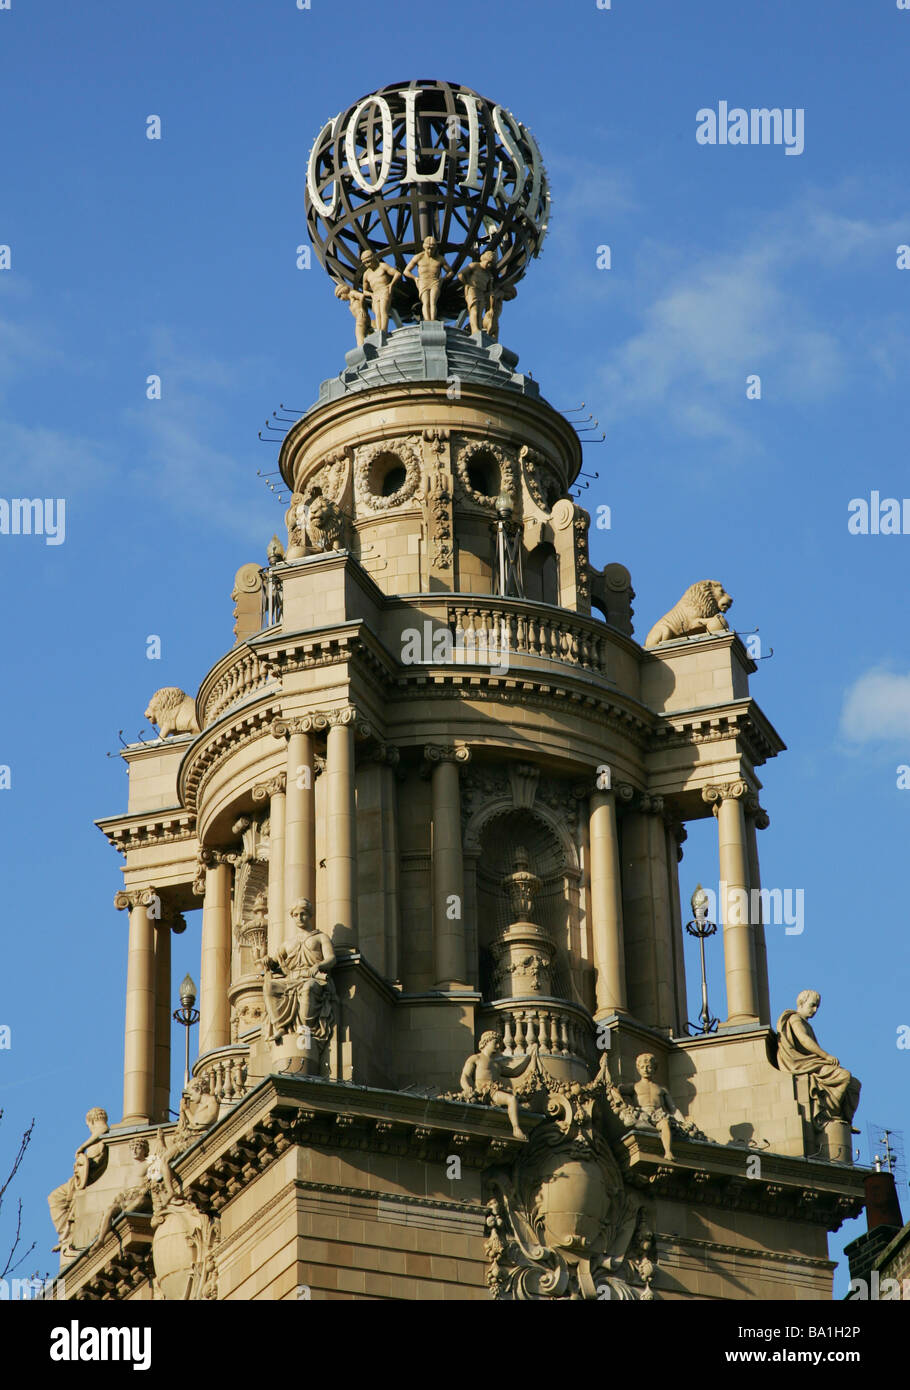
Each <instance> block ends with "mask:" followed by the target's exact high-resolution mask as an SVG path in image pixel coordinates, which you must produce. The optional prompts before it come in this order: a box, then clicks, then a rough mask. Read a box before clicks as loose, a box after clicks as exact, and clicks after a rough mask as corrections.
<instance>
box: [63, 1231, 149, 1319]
mask: <svg viewBox="0 0 910 1390" xmlns="http://www.w3.org/2000/svg"><path fill="white" fill-rule="evenodd" d="M152 1235H153V1232H152V1217H151V1213H150V1212H149V1213H146V1212H138V1211H128V1212H123V1213H122V1214H121V1215H120V1216H118V1217H117V1219H116V1220H115V1221H114V1223H113V1226H112V1229H111V1231H110V1232H109V1234H108V1236H107V1238H106V1240H105V1242H104V1244H103V1245H102V1246H100V1247H90V1248H89V1249H88V1250H85V1251H83V1252H82V1254H80V1255H79V1256H78V1257H77V1258H76V1260H74V1262H73V1263H72V1264H71V1265H69V1266H68V1267H67V1269H66V1271H65V1279H66V1285H67V1288H68V1290H70V1292H68V1294H67V1300H66V1301H67V1302H70V1301H72V1302H76V1303H79V1302H96V1301H100V1300H105V1301H108V1300H116V1301H123V1300H124V1299H127V1298H129V1296H130V1294H131V1293H133V1291H134V1290H135V1289H137V1288H138V1287H139V1286H140V1285H141V1284H145V1283H147V1282H150V1281H151V1277H152V1272H153V1270H152V1259H151V1253H152ZM77 1280H78V1281H79V1283H78V1288H77V1287H74V1286H75V1284H76V1281H77Z"/></svg>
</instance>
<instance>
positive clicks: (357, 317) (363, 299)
mask: <svg viewBox="0 0 910 1390" xmlns="http://www.w3.org/2000/svg"><path fill="white" fill-rule="evenodd" d="M335 298H336V299H343V300H344V301H345V303H346V304H347V306H348V308H349V309H350V311H351V313H352V314H353V315H354V337H355V338H356V340H357V346H358V347H363V340H364V338H365V337H366V336H367V334H368V333H372V331H373V323H372V320H371V318H370V313H369V310H368V309H367V300H368V298H369V295H367V294H364V292H363V290H354V289H351V288H349V286H347V285H336V287H335Z"/></svg>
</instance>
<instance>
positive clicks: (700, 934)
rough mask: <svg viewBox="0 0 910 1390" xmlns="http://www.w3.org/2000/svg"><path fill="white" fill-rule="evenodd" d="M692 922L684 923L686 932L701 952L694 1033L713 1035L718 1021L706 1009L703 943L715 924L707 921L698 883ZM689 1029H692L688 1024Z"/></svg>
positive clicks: (711, 932) (693, 901)
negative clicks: (698, 1004)
mask: <svg viewBox="0 0 910 1390" xmlns="http://www.w3.org/2000/svg"><path fill="white" fill-rule="evenodd" d="M690 901H691V904H692V916H693V921H691V922H687V923H686V931H687V932H688V933H689V935H690V936H695V937H697V938H698V945H699V950H700V952H701V1011H700V1013H699V1015H698V1021H699V1023H700V1025H701V1027H700V1028H698V1029H697V1030H696V1031H697V1032H699V1033H713V1032H714V1030H715V1028H716V1027H717V1024H718V1019H716V1018H714V1016H713V1015H712V1013H711V1010H710V1009H709V1008H708V976H707V971H706V968H705V941H706V940H707V938H708V937H709V936H713V935H714V933H715V932H716V931H717V923H716V922H709V921H708V903H709V899H708V895H707V893H706V892H705V890H704V888H702V886H701V884H700V883H697V884H696V885H695V892H694V893H693V894H692V897H691V900H690ZM689 1027H690V1028H692V1027H694V1025H693V1024H691V1023H690V1025H689Z"/></svg>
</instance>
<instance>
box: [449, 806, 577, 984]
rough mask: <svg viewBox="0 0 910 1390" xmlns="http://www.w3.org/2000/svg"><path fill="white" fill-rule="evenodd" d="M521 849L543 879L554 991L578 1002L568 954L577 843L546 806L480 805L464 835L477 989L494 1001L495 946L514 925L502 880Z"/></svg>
mask: <svg viewBox="0 0 910 1390" xmlns="http://www.w3.org/2000/svg"><path fill="white" fill-rule="evenodd" d="M519 846H521V847H523V848H524V849H526V850H527V851H528V854H529V856H530V862H531V869H532V871H533V872H534V873H535V874H536V875H537V876H538V878H540V879H541V888H540V891H539V893H538V895H537V897H536V899H535V905H534V918H535V920H536V921H537V923H538V925H539V926H541V927H543V928H544V930H545V931H546V932H547V933H548V935H549V936H550V937H551V938H552V940H553V941H554V943H555V945H556V962H555V964H556V969H555V971H554V973H553V976H552V985H551V987H552V990H553V993H554V995H555V996H557V997H559V998H564V999H574V998H575V991H574V990H573V988H572V985H571V978H572V972H571V970H570V962H569V956H568V953H569V949H570V943H571V941H572V939H573V936H574V927H575V925H576V924H577V917H578V884H579V878H580V872H579V863H578V851H577V848H576V845H575V843H574V841H573V840H572V838H571V836H570V835H569V834H568V832H567V830H566V827H565V825H564V824H563V823H562V822H560V820H559V819H558V818H557V817H556V816H555V815H554V814H552V812H550V810H549V808H547V807H545V806H543V805H541V804H537V805H535V806H534V807H533V808H526V807H518V806H516V805H515V803H514V801H512V800H511V799H508V798H505V797H500V798H497V799H496V800H494V801H491V802H488V803H487V804H486V805H485V806H483V807H481V808H480V809H479V810H478V811H477V812H476V813H475V814H474V816H472V818H471V820H470V822H469V823H468V826H467V828H466V832H465V853H466V860H467V862H468V863H473V865H474V884H473V885H472V886H473V898H474V904H475V911H474V918H475V921H476V924H477V940H476V951H477V975H476V977H475V978H476V979H477V982H478V987H479V988H480V990H481V992H482V993H483V995H484V998H485V999H490V998H492V997H493V995H492V971H491V958H490V943H491V942H492V940H493V939H494V938H495V937H496V936H497V935H498V934H499V933H500V932H502V931H504V930H505V928H506V927H507V926H508V925H509V922H510V918H511V913H510V908H509V899H508V895H507V893H506V890H505V889H504V888H503V886H502V880H503V878H504V877H505V876H506V875H507V874H510V873H512V872H513V870H514V868H515V851H516V849H517V848H518V847H519Z"/></svg>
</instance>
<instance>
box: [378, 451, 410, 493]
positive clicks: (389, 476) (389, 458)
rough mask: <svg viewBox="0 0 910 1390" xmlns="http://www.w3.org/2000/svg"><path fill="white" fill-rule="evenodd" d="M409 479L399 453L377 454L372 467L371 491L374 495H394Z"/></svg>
mask: <svg viewBox="0 0 910 1390" xmlns="http://www.w3.org/2000/svg"><path fill="white" fill-rule="evenodd" d="M407 480H408V472H407V469H406V468H405V466H404V464H403V463H402V461H401V459H400V458H399V457H398V455H397V454H392V453H382V454H377V455H376V458H375V459H374V460H373V466H372V468H371V469H370V491H371V492H372V494H373V496H374V497H394V496H395V493H396V492H400V491H401V489H402V488H403V487H404V485H405V483H406V482H407Z"/></svg>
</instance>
